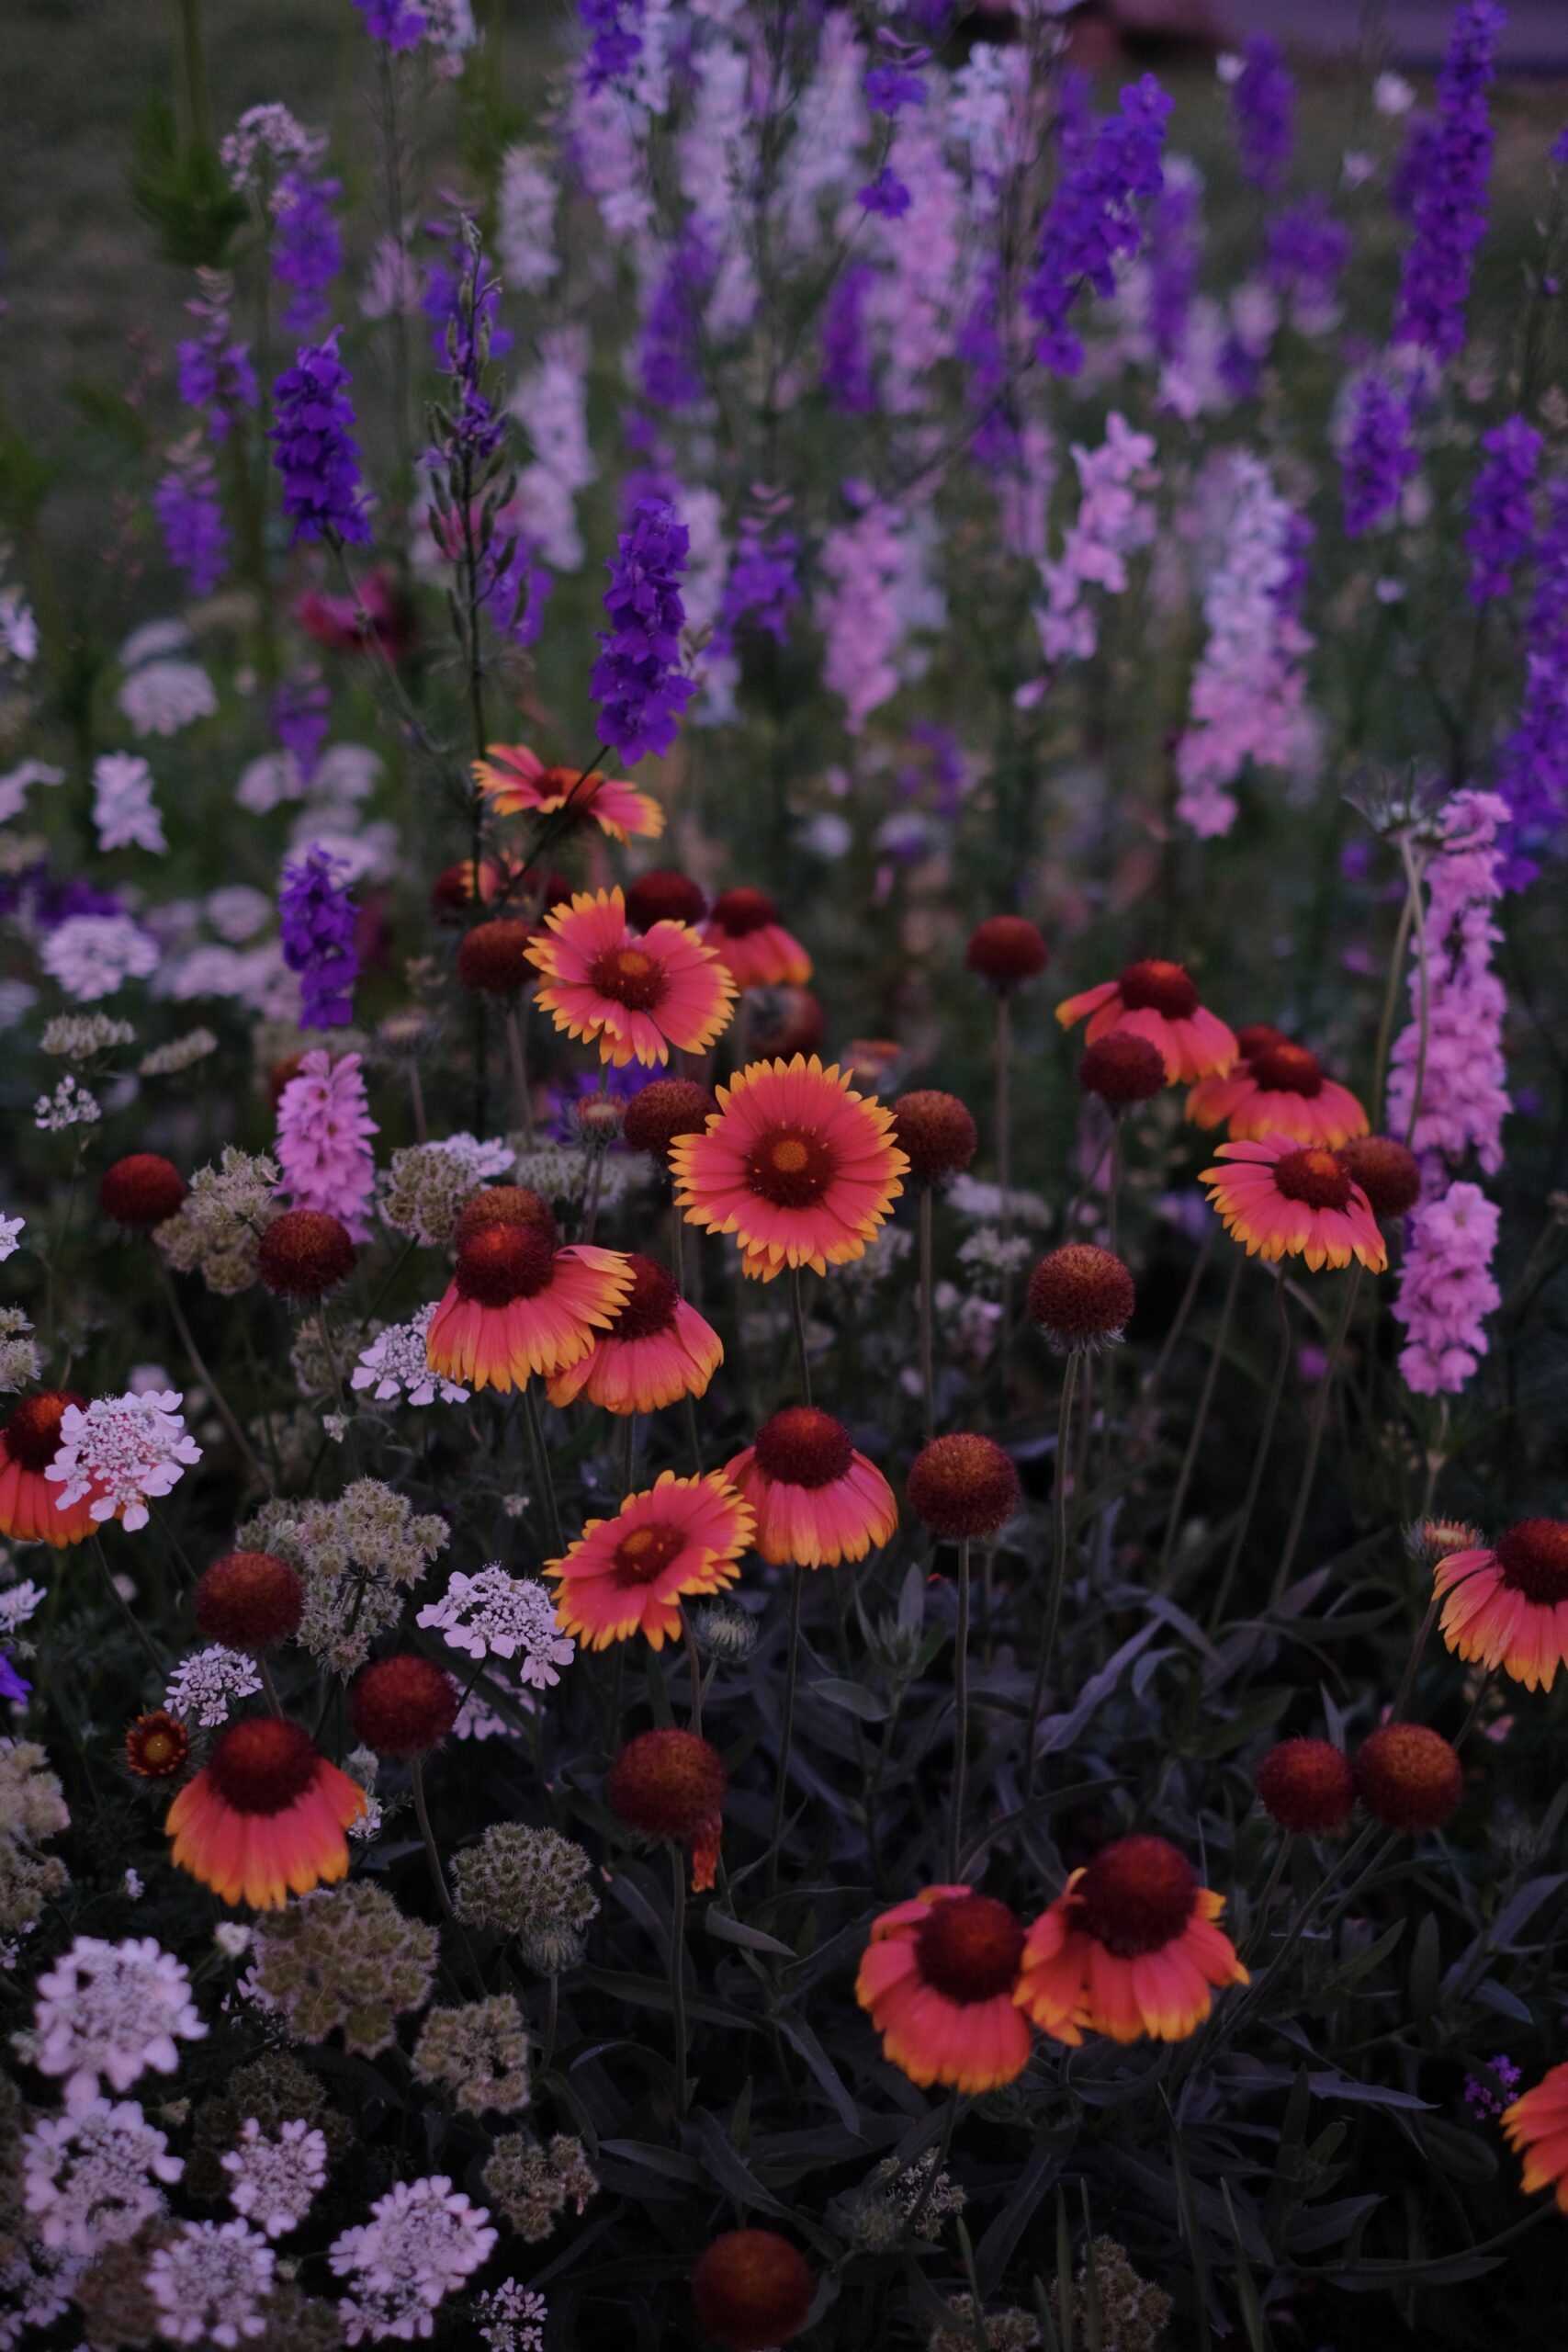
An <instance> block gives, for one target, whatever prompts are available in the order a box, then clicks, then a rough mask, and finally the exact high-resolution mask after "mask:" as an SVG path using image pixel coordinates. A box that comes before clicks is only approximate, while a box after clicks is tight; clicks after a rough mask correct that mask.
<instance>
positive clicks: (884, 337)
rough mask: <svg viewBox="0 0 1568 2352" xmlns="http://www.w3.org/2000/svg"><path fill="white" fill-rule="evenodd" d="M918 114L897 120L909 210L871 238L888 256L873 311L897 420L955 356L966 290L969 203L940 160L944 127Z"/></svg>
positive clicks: (897, 164) (899, 166) (916, 110)
mask: <svg viewBox="0 0 1568 2352" xmlns="http://www.w3.org/2000/svg"><path fill="white" fill-rule="evenodd" d="M927 116H928V110H927V109H926V108H924V107H911V108H908V109H907V110H906V112H905V113H904V114H903V115H902V116H901V117H900V119H899V122H898V129H897V136H896V138H895V140H894V142H893V153H892V159H891V160H892V166H893V169H894V171H895V172H896V173H897V176H898V177H899V179H901V180H902V181H903V182H904V185H905V186H906V187H908V190H909V192H910V204H909V209H908V211H907V212H906V213H904V214H903V215H902V216H901V218H899V219H898V220H877V222H876V235H875V237H874V244H875V245H877V246H879V247H880V249H881V252H882V253H883V254H884V255H885V256H886V269H885V270H884V271H883V273H882V274H881V275H880V276H879V277H877V279H876V281H875V283H874V287H873V288H872V292H871V297H870V302H869V305H868V309H869V314H870V318H871V321H872V323H873V325H874V329H875V330H876V333H877V335H878V339H879V341H880V342H881V343H882V345H883V347H884V348H885V349H886V354H887V368H886V375H885V377H884V379H883V399H884V401H885V403H886V407H887V408H888V410H889V411H890V412H891V413H893V414H894V415H908V414H909V413H912V412H914V411H916V410H918V409H919V407H920V406H921V404H922V402H923V401H924V399H925V397H926V394H927V392H928V390H930V387H931V371H932V369H933V368H936V367H937V366H938V365H939V364H940V363H941V362H942V360H944V359H949V358H951V357H952V356H953V340H954V334H955V331H956V324H957V316H958V305H959V297H960V293H961V290H962V287H961V265H962V261H963V245H962V243H961V232H962V230H963V225H964V196H963V190H962V188H961V187H960V186H959V180H958V175H957V173H956V172H955V171H953V167H952V165H951V164H949V163H948V162H947V161H946V159H945V157H944V156H943V154H942V133H941V130H940V127H939V126H938V125H937V124H935V123H933V122H931V121H930V120H929V119H927Z"/></svg>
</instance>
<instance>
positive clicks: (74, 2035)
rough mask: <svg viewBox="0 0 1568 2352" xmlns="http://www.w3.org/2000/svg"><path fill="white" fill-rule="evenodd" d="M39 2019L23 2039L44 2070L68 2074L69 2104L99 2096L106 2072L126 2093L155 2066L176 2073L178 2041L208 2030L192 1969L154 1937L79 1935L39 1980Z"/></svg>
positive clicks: (112, 2083) (80, 2103)
mask: <svg viewBox="0 0 1568 2352" xmlns="http://www.w3.org/2000/svg"><path fill="white" fill-rule="evenodd" d="M33 2017H34V2020H35V2026H34V2030H33V2032H32V2033H31V2034H30V2035H28V2036H23V2037H18V2039H19V2040H21V2041H24V2042H25V2044H26V2053H27V2055H28V2057H29V2058H30V2059H31V2061H32V2064H34V2065H35V2066H36V2067H37V2068H38V2070H39V2074H40V2075H64V2076H65V2078H66V2079H65V2104H66V2107H67V2108H68V2109H76V2108H80V2107H82V2106H85V2104H86V2103H87V2102H88V2101H90V2100H92V2099H94V2098H96V2097H97V2096H98V2079H99V2076H100V2075H102V2076H103V2077H105V2078H106V2079H107V2082H108V2084H109V2086H110V2087H111V2088H112V2089H114V2090H117V2091H125V2090H129V2089H130V2086H131V2084H132V2083H133V2082H135V2081H136V2079H137V2077H138V2075H141V2074H144V2073H145V2072H146V2070H147V2068H148V2067H149V2066H151V2067H152V2068H154V2069H155V2070H156V2072H158V2073H159V2074H162V2075H172V2074H173V2073H174V2071H175V2067H176V2066H177V2065H178V2064H179V2052H178V2051H177V2049H176V2048H175V2041H176V2039H177V2040H179V2041H200V2040H201V2039H202V2038H203V2037H204V2035H205V2034H206V2032H207V2028H206V2026H205V2025H203V2023H202V2021H201V2019H200V2018H199V2017H198V2016H197V2011H196V2007H195V2004H194V2003H193V2002H192V2000H191V1997H190V1975H189V1973H188V1971H187V1970H186V1967H185V1965H184V1963H183V1962H180V1961H177V1960H176V1959H175V1957H174V1954H173V1953H172V1952H166V1951H164V1949H163V1947H162V1946H161V1945H160V1944H158V1943H157V1942H156V1941H155V1940H154V1939H153V1938H152V1937H151V1936H142V1937H140V1938H138V1937H132V1938H130V1939H129V1940H128V1941H127V1942H125V1943H120V1944H111V1943H106V1942H105V1940H104V1939H103V1938H102V1937H101V1936H78V1937H77V1939H76V1940H75V1942H74V1943H73V1945H72V1947H71V1949H70V1951H67V1952H65V1953H64V1954H63V1955H62V1957H61V1959H59V1960H58V1961H57V1962H55V1964H54V1966H53V1967H52V1968H51V1969H50V1970H49V1971H48V1972H47V1973H45V1974H44V1975H42V1976H40V1977H39V1980H38V1999H37V2000H36V2002H35V2003H34V2005H33Z"/></svg>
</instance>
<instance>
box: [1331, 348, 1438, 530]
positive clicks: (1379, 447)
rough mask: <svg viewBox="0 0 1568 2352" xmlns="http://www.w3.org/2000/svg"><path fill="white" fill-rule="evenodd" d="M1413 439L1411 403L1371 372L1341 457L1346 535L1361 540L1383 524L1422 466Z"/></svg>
mask: <svg viewBox="0 0 1568 2352" xmlns="http://www.w3.org/2000/svg"><path fill="white" fill-rule="evenodd" d="M1420 462H1421V461H1420V458H1418V457H1417V455H1416V444H1415V440H1414V438H1413V436H1412V416H1411V403H1410V399H1409V395H1408V394H1407V393H1404V392H1402V391H1398V390H1395V388H1394V387H1393V384H1391V383H1390V382H1389V381H1388V379H1387V378H1386V377H1383V376H1381V375H1379V374H1378V373H1377V372H1376V371H1375V370H1371V371H1370V372H1369V373H1368V374H1366V375H1365V376H1363V377H1362V379H1361V380H1360V382H1359V384H1358V386H1357V387H1356V393H1355V400H1354V404H1353V407H1352V409H1351V414H1350V429H1349V432H1348V435H1347V436H1346V442H1345V447H1344V449H1343V451H1342V453H1341V457H1340V467H1341V470H1342V472H1343V475H1344V491H1345V531H1346V536H1347V537H1349V538H1352V539H1359V537H1361V535H1362V533H1363V532H1364V531H1370V530H1371V529H1372V528H1373V526H1375V525H1377V524H1379V523H1382V522H1385V521H1386V520H1387V518H1388V516H1389V515H1392V514H1393V511H1394V508H1395V507H1396V506H1397V505H1398V504H1399V497H1400V492H1402V491H1403V489H1404V485H1405V483H1406V482H1407V481H1409V479H1410V477H1411V475H1412V474H1413V473H1414V472H1415V471H1416V468H1417V466H1418V465H1419V464H1420Z"/></svg>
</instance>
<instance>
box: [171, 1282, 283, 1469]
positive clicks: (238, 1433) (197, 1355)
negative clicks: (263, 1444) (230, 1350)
mask: <svg viewBox="0 0 1568 2352" xmlns="http://www.w3.org/2000/svg"><path fill="white" fill-rule="evenodd" d="M152 1255H153V1258H154V1261H155V1262H156V1267H157V1274H158V1282H159V1284H160V1286H161V1288H162V1290H163V1293H164V1300H165V1302H166V1303H167V1306H168V1309H169V1315H170V1318H171V1320H172V1321H173V1323H174V1327H175V1332H176V1333H177V1334H178V1337H179V1342H180V1345H181V1347H182V1348H183V1349H184V1350H185V1351H186V1362H187V1363H189V1365H190V1368H191V1370H192V1372H193V1373H195V1374H196V1376H197V1380H198V1381H199V1382H200V1383H201V1385H202V1386H203V1387H204V1388H205V1389H206V1391H207V1393H208V1395H209V1397H211V1399H212V1404H213V1409H214V1411H215V1412H216V1413H217V1415H218V1418H219V1419H220V1421H221V1422H222V1424H223V1426H224V1428H225V1429H226V1430H228V1432H229V1435H230V1437H231V1440H232V1441H233V1443H234V1446H235V1449H236V1451H237V1452H238V1453H239V1455H240V1458H241V1460H242V1461H243V1463H244V1464H245V1467H246V1468H247V1470H249V1472H250V1474H251V1476H252V1477H253V1478H254V1480H255V1482H256V1484H257V1486H258V1487H269V1486H270V1485H271V1483H272V1482H271V1480H270V1479H269V1478H268V1476H267V1475H266V1472H265V1470H264V1469H263V1468H262V1466H261V1464H260V1463H259V1462H258V1461H257V1459H256V1456H255V1452H254V1448H253V1447H252V1445H251V1442H250V1440H249V1439H248V1438H247V1437H246V1435H245V1432H244V1430H243V1429H242V1428H241V1426H240V1422H239V1418H238V1416H237V1415H236V1414H235V1412H234V1411H233V1408H231V1405H230V1403H229V1399H228V1398H227V1397H225V1396H224V1394H223V1391H222V1389H221V1388H220V1386H219V1385H218V1383H217V1381H216V1380H215V1379H214V1378H213V1376H212V1374H211V1372H210V1370H209V1367H208V1365H207V1363H206V1362H205V1361H204V1359H203V1357H202V1353H201V1351H200V1349H199V1348H198V1347H197V1344H196V1340H195V1338H194V1336H193V1334H192V1331H191V1328H190V1325H189V1324H188V1323H187V1322H186V1316H185V1309H184V1308H183V1307H182V1306H181V1305H180V1301H179V1294H178V1293H177V1291H176V1290H175V1284H174V1278H173V1276H172V1275H171V1274H170V1272H169V1270H168V1267H167V1266H166V1265H165V1264H164V1257H163V1252H162V1251H161V1250H154V1251H153V1253H152Z"/></svg>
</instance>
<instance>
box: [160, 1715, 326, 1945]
mask: <svg viewBox="0 0 1568 2352" xmlns="http://www.w3.org/2000/svg"><path fill="white" fill-rule="evenodd" d="M364 1811H365V1792H364V1790H363V1789H362V1788H361V1787H360V1786H359V1784H358V1782H357V1781H351V1780H350V1779H349V1777H348V1774H347V1773H346V1772H340V1771H339V1770H338V1768H337V1766H336V1765H335V1764H329V1763H328V1761H327V1759H326V1758H325V1757H324V1756H318V1755H317V1753H316V1750H315V1747H313V1745H312V1744H311V1740H310V1733H309V1732H308V1731H306V1730H305V1729H304V1728H303V1726H302V1725H300V1724H290V1723H281V1722H279V1721H278V1719H277V1717H276V1715H250V1716H247V1717H246V1718H245V1719H244V1720H243V1722H241V1723H237V1724H230V1726H229V1728H228V1730H227V1731H225V1732H223V1733H222V1734H221V1735H220V1737H219V1740H218V1743H217V1745H216V1747H214V1748H213V1750H212V1754H211V1755H210V1757H209V1758H208V1760H207V1763H206V1765H205V1766H204V1767H203V1769H202V1770H200V1771H199V1772H198V1773H197V1775H196V1778H195V1779H194V1780H193V1781H187V1782H186V1785H185V1787H184V1788H183V1789H182V1790H181V1791H180V1792H179V1794H178V1796H177V1797H176V1798H175V1801H174V1803H173V1804H172V1805H171V1806H170V1807H169V1816H168V1820H167V1822H166V1824H165V1825H164V1826H165V1827H166V1828H167V1831H168V1834H169V1836H170V1837H171V1838H173V1839H174V1841H175V1844H174V1853H173V1856H172V1859H173V1860H174V1862H175V1867H176V1868H177V1869H179V1870H182V1871H189V1872H190V1874H191V1876H192V1877H193V1878H195V1879H199V1880H200V1882H201V1883H202V1885H203V1886H209V1887H211V1889H212V1891H213V1893H214V1894H217V1895H218V1896H220V1898H221V1900H222V1901H223V1902H225V1903H249V1904H251V1905H253V1906H254V1908H255V1909H256V1910H258V1911H281V1910H282V1908H283V1905H284V1902H285V1899H286V1898H287V1897H288V1895H290V1894H309V1893H310V1889H311V1888H312V1887H313V1886H330V1885H332V1884H333V1882H334V1881H335V1880H337V1879H340V1878H346V1877H347V1875H348V1840H347V1838H345V1837H344V1830H345V1829H346V1828H347V1827H348V1826H349V1825H350V1823H351V1822H355V1821H357V1820H358V1819H359V1817H360V1815H361V1814H362V1813H363V1812H364Z"/></svg>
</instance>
